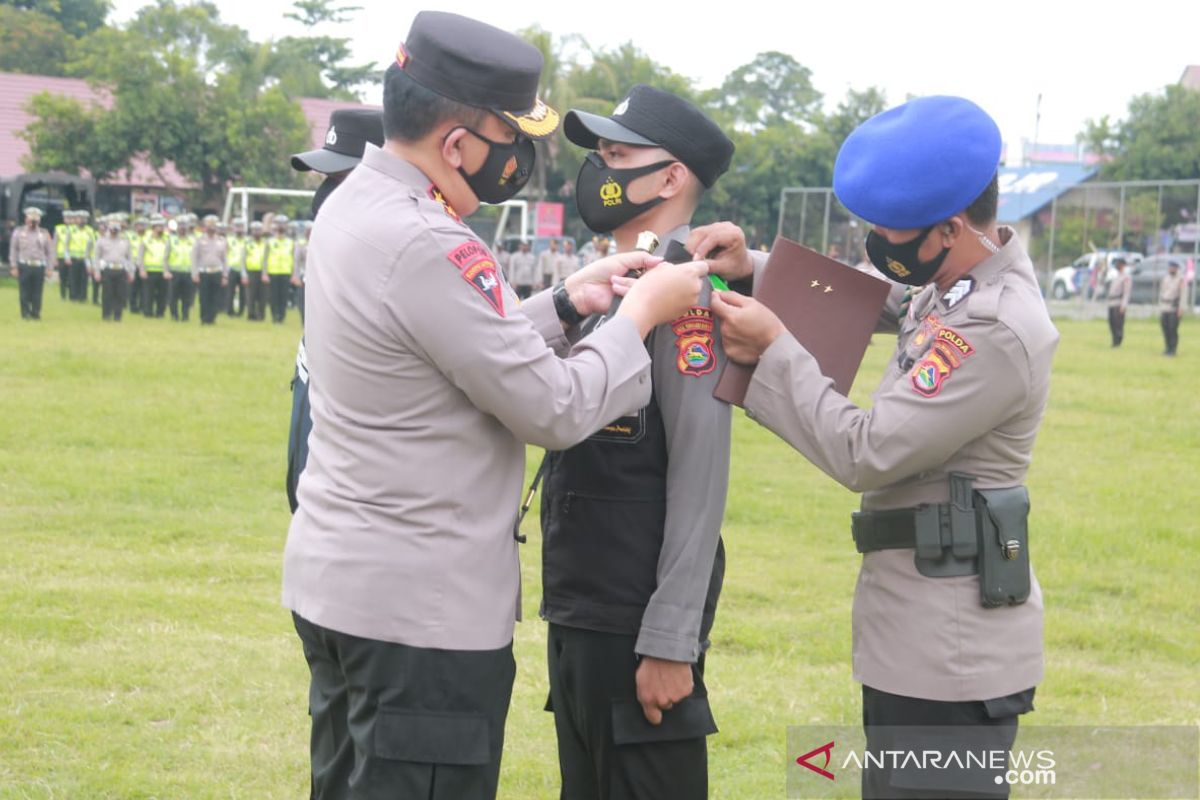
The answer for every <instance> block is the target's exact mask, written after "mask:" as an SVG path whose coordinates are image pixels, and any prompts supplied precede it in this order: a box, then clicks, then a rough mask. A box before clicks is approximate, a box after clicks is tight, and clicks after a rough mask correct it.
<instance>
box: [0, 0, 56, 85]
mask: <svg viewBox="0 0 1200 800" xmlns="http://www.w3.org/2000/svg"><path fill="white" fill-rule="evenodd" d="M69 39H70V37H69V36H67V35H66V33H64V32H63V29H62V26H61V25H59V24H58V21H57V20H55V19H54V18H52V17H49V16H47V15H45V14H43V13H41V12H40V11H27V10H22V9H19V8H14V7H13V6H12V5H9V4H7V3H4V4H0V72H28V73H32V74H34V75H62V74H63V72H64V70H63V66H64V62H65V61H66V57H67V41H68V40H69Z"/></svg>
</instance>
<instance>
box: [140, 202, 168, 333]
mask: <svg viewBox="0 0 1200 800" xmlns="http://www.w3.org/2000/svg"><path fill="white" fill-rule="evenodd" d="M166 229H167V221H166V219H164V218H163V217H162V216H161V215H158V214H155V215H154V216H153V217H151V218H150V234H149V235H148V236H147V237H146V238H145V239H143V240H142V247H141V250H140V251H139V252H138V268H139V269H138V271H139V273H140V274H141V276H142V313H143V314H144V315H145V316H146V317H158V318H160V317H162V315H163V314H164V313H165V312H166V310H167V278H166V269H167V261H168V260H169V259H170V257H171V240H170V239H169V238H168V237H167V235H166V233H167V231H166Z"/></svg>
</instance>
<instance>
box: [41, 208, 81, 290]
mask: <svg viewBox="0 0 1200 800" xmlns="http://www.w3.org/2000/svg"><path fill="white" fill-rule="evenodd" d="M39 210H40V209H39ZM74 215H75V212H74V211H71V210H70V209H67V208H64V209H63V212H62V222H60V223H58V224H57V225H55V226H54V256H55V263H56V264H57V265H58V270H57V273H58V274H57V277H58V296H59V299H61V300H66V299H67V286H68V285H69V284H70V278H69V277H68V273H69V272H70V266H71V254H70V242H71V229H72V228H74V227H75V216H74Z"/></svg>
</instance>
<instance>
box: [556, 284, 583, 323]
mask: <svg viewBox="0 0 1200 800" xmlns="http://www.w3.org/2000/svg"><path fill="white" fill-rule="evenodd" d="M553 297H554V311H555V313H556V314H558V318H559V319H561V320H562V321H563V322H565V323H566V324H567V326H568V327H571V326H575V325H578V324H579V323H581V322H583V320H584V316H583V314H580V313H579V311H578V310H577V309H576V308H575V304H574V303H572V302H571V295H570V294H569V293H568V292H567V284H566V282H565V281H559V282H558V283H556V284H555V285H554V290H553Z"/></svg>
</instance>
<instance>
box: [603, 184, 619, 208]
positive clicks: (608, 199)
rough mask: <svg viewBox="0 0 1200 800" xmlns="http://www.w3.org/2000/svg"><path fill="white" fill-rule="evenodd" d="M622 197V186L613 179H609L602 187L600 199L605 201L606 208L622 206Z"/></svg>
mask: <svg viewBox="0 0 1200 800" xmlns="http://www.w3.org/2000/svg"><path fill="white" fill-rule="evenodd" d="M621 195H622V192H621V184H619V183H617V182H616V181H614V180H613V179H612V178H609V179H608V180H606V181H605V182H604V183H602V184H601V185H600V199H601V200H603V201H604V206H605V207H606V208H610V207H612V206H619V205H621Z"/></svg>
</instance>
